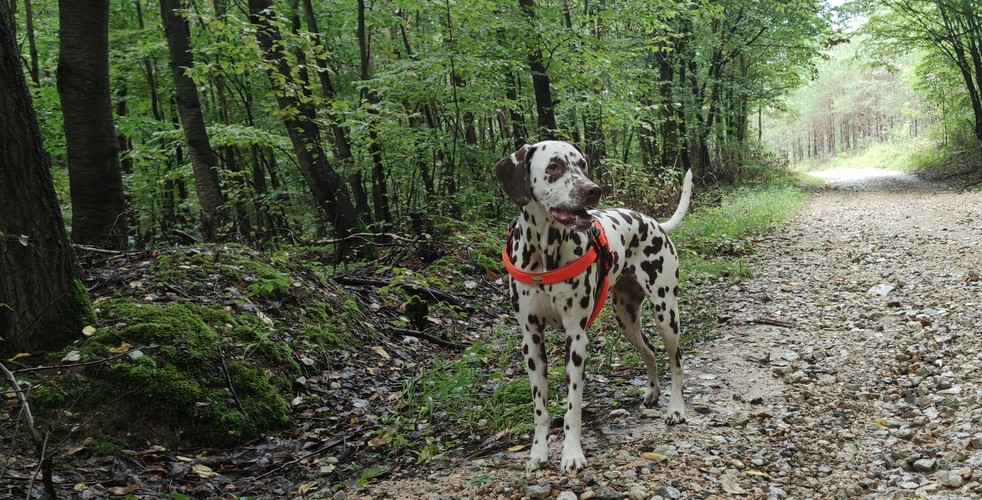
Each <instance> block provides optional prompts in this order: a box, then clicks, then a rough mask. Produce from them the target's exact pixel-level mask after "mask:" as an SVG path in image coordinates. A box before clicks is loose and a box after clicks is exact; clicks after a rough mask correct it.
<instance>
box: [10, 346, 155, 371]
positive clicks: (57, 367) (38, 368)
mask: <svg viewBox="0 0 982 500" xmlns="http://www.w3.org/2000/svg"><path fill="white" fill-rule="evenodd" d="M158 347H160V346H159V345H148V346H143V347H134V348H132V349H129V350H126V351H124V352H121V353H119V354H117V355H115V356H110V357H108V358H103V359H97V360H95V361H84V362H82V363H69V364H67V365H52V366H34V367H31V368H21V369H19V370H16V371H14V373H30V372H40V371H44V370H63V369H65V368H77V367H79V366H90V365H98V364H100V363H106V362H109V361H112V360H114V359H117V358H122V357H123V356H126V355H128V354H129V353H131V352H133V351H142V350H144V349H156V348H158Z"/></svg>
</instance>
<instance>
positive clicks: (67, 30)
mask: <svg viewBox="0 0 982 500" xmlns="http://www.w3.org/2000/svg"><path fill="white" fill-rule="evenodd" d="M58 19H59V22H60V26H61V28H60V29H61V36H60V37H59V44H58V45H59V54H58V96H59V97H60V98H61V109H62V112H63V113H64V117H65V140H66V143H67V146H68V179H69V184H70V186H71V192H72V194H71V198H72V240H74V241H75V242H77V243H83V244H89V245H98V246H102V247H106V248H114V249H124V248H126V247H127V245H128V241H127V229H128V228H127V216H126V205H125V202H124V199H123V176H122V173H121V172H120V167H119V143H118V142H117V141H116V126H115V124H114V123H113V111H112V98H111V97H110V95H109V0H94V1H92V2H84V3H83V2H73V1H70V0H61V1H59V2H58Z"/></svg>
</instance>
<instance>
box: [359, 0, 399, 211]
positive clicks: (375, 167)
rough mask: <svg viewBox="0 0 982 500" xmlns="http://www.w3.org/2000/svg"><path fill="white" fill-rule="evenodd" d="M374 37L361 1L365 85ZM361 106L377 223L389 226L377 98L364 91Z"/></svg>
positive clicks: (360, 34) (370, 75) (362, 75)
mask: <svg viewBox="0 0 982 500" xmlns="http://www.w3.org/2000/svg"><path fill="white" fill-rule="evenodd" d="M371 41H372V39H371V33H370V32H369V31H368V26H367V24H366V22H365V0H358V53H359V56H360V62H361V64H360V68H361V79H362V81H368V80H369V79H371V77H372V48H371V46H372V43H371ZM361 102H362V105H363V106H364V105H365V104H366V103H367V104H368V113H369V114H370V115H371V116H372V120H371V122H370V123H369V124H368V141H369V144H368V151H369V153H370V155H371V157H372V202H373V203H374V205H375V222H378V223H381V224H389V223H391V222H392V213H391V211H390V210H389V191H388V186H387V184H386V180H385V165H384V163H383V161H382V145H381V143H380V142H379V138H378V123H377V122H378V120H379V116H378V109H376V107H375V105H376V104H377V103H378V96H376V95H375V93H374V92H372V91H371V90H369V89H368V87H362V89H361Z"/></svg>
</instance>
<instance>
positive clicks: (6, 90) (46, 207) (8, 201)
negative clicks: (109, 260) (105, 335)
mask: <svg viewBox="0 0 982 500" xmlns="http://www.w3.org/2000/svg"><path fill="white" fill-rule="evenodd" d="M12 25H13V19H12V17H11V15H10V13H9V11H8V7H7V4H6V3H5V2H2V1H0V339H2V340H0V353H3V354H7V355H9V354H14V353H18V352H33V351H36V350H55V349H59V348H61V347H63V346H65V345H67V344H68V343H70V342H71V341H72V340H74V339H76V338H78V337H79V334H80V333H81V332H82V328H83V327H84V326H85V325H87V324H91V323H93V322H94V321H95V315H94V314H93V312H92V307H91V305H90V304H89V300H88V296H87V295H86V292H85V287H84V286H83V285H82V282H81V281H79V280H78V278H77V277H76V268H75V261H74V255H75V254H74V252H73V251H72V248H71V245H70V244H69V241H68V236H67V235H66V234H65V223H64V221H63V220H62V217H61V212H60V210H59V207H58V199H57V198H56V197H55V190H54V186H53V184H52V182H51V174H50V165H49V164H48V160H47V157H46V156H45V154H44V147H43V145H42V142H41V132H40V130H39V129H38V123H37V117H36V115H35V113H34V105H33V104H32V103H31V95H30V93H29V91H28V89H27V85H26V82H25V81H24V72H23V69H22V68H21V62H20V54H19V51H18V50H17V46H16V43H15V40H14V34H13V32H12V30H11V26H12Z"/></svg>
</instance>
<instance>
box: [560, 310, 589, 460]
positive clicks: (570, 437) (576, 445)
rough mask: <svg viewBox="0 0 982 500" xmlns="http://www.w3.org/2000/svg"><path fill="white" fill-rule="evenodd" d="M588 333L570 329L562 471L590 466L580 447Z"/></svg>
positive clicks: (567, 347)
mask: <svg viewBox="0 0 982 500" xmlns="http://www.w3.org/2000/svg"><path fill="white" fill-rule="evenodd" d="M586 346H587V336H586V331H584V330H583V328H582V327H579V325H575V326H572V327H570V326H567V328H566V391H567V398H566V399H567V406H566V417H565V418H564V419H563V422H564V424H565V427H564V431H565V432H564V434H565V438H564V439H563V458H562V462H561V463H560V465H559V470H560V471H561V472H563V473H567V472H572V471H575V470H579V469H582V468H584V467H586V456H585V455H584V454H583V447H582V446H581V444H580V429H581V427H582V426H583V419H582V411H583V410H582V409H583V384H584V383H585V382H586V358H587V354H586Z"/></svg>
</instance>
